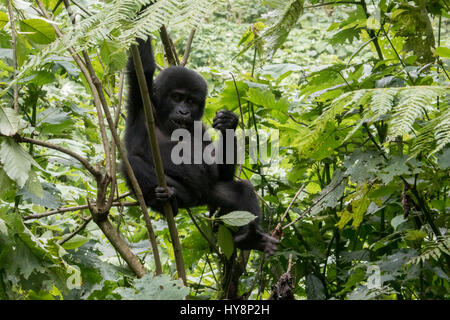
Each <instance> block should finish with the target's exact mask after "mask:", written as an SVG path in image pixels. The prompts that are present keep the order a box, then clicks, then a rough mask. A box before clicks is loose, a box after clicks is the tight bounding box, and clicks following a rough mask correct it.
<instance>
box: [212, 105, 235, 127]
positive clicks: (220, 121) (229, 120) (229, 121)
mask: <svg viewBox="0 0 450 320" xmlns="http://www.w3.org/2000/svg"><path fill="white" fill-rule="evenodd" d="M238 122H239V118H238V116H237V115H236V114H234V113H233V112H231V111H228V110H220V111H219V112H217V113H216V116H215V117H214V120H213V128H214V129H217V130H220V131H225V130H226V129H233V130H235V129H236V127H237V124H238Z"/></svg>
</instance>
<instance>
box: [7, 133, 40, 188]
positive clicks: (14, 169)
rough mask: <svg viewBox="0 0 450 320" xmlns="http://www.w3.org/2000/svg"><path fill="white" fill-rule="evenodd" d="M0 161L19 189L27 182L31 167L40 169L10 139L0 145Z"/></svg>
mask: <svg viewBox="0 0 450 320" xmlns="http://www.w3.org/2000/svg"><path fill="white" fill-rule="evenodd" d="M0 161H1V163H2V164H3V169H4V170H5V172H6V174H7V175H8V177H10V178H11V179H12V180H14V181H15V182H16V183H17V184H18V186H19V187H23V185H24V184H25V182H27V180H28V177H29V172H30V169H31V165H34V166H36V167H38V168H40V166H39V165H38V164H37V163H36V161H34V159H33V158H32V157H31V156H30V155H29V154H28V153H27V152H26V151H25V150H24V149H23V148H22V147H21V146H20V145H19V144H17V143H15V142H14V141H13V140H12V139H10V138H7V139H3V141H2V143H1V144H0Z"/></svg>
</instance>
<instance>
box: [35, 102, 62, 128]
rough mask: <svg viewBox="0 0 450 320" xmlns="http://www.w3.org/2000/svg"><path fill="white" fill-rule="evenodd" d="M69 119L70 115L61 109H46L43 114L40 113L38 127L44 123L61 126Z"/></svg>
mask: <svg viewBox="0 0 450 320" xmlns="http://www.w3.org/2000/svg"><path fill="white" fill-rule="evenodd" d="M69 119H70V117H69V113H67V112H64V111H63V110H61V108H54V107H52V108H48V109H45V110H44V111H43V112H41V113H39V115H38V118H37V122H38V124H37V126H39V125H41V124H42V123H49V124H60V123H61V122H63V121H65V120H69Z"/></svg>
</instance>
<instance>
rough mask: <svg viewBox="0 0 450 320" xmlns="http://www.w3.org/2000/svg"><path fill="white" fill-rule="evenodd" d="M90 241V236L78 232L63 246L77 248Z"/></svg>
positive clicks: (67, 248)
mask: <svg viewBox="0 0 450 320" xmlns="http://www.w3.org/2000/svg"><path fill="white" fill-rule="evenodd" d="M88 241H89V238H87V237H84V236H81V235H79V234H77V235H75V236H74V237H73V238H72V239H70V240H68V241H66V242H64V244H63V245H62V247H63V248H64V249H66V250H71V249H76V248H79V247H81V246H82V245H83V244H85V243H86V242H88Z"/></svg>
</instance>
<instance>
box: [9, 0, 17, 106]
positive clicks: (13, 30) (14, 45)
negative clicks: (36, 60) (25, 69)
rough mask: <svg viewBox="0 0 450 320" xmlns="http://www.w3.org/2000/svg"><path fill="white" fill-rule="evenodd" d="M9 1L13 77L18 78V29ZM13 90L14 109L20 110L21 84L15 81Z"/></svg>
mask: <svg viewBox="0 0 450 320" xmlns="http://www.w3.org/2000/svg"><path fill="white" fill-rule="evenodd" d="M7 3H8V14H9V23H10V24H11V47H12V51H13V79H14V80H16V78H17V69H18V63H17V30H16V26H15V24H14V10H13V7H12V3H11V0H7ZM13 90H14V96H13V97H14V98H13V99H14V100H13V107H14V110H16V111H19V85H18V84H17V83H14V85H13Z"/></svg>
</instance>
